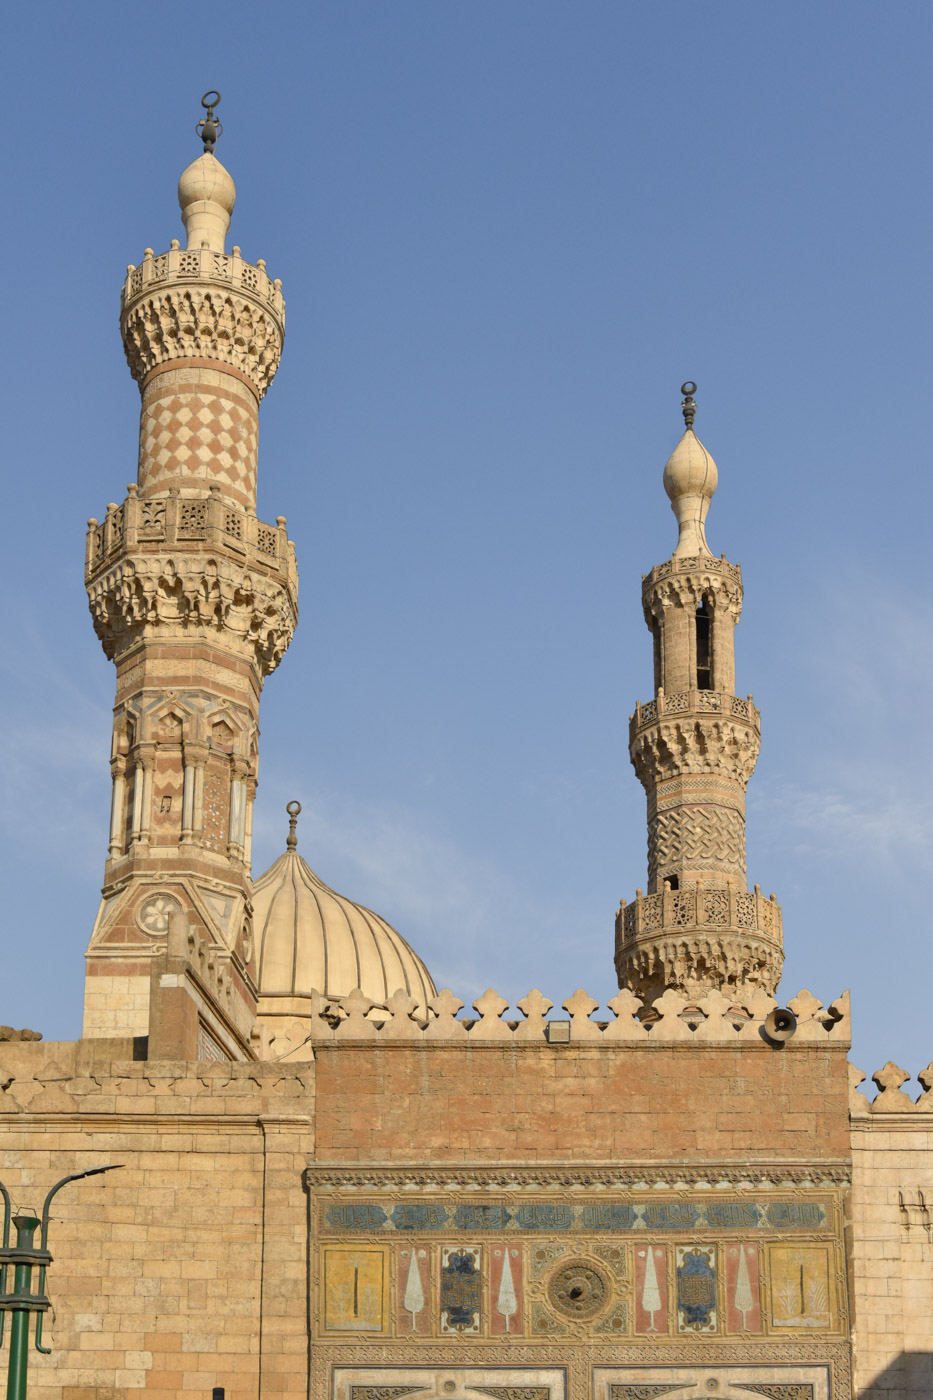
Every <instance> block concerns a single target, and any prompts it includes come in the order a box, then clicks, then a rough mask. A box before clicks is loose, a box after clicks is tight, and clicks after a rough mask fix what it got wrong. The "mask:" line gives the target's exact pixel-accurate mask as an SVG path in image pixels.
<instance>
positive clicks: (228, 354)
mask: <svg viewBox="0 0 933 1400" xmlns="http://www.w3.org/2000/svg"><path fill="white" fill-rule="evenodd" d="M120 328H121V331H122V334H123V345H124V349H125V350H126V359H127V363H128V365H129V367H130V372H131V373H132V375H133V378H134V379H135V380H136V381H137V382H138V383H141V382H142V381H143V380H144V379H145V377H146V375H147V374H149V373H150V372H151V371H152V370H153V369H155V368H156V367H157V366H158V365H161V364H165V363H166V362H167V361H169V360H178V359H184V358H188V357H192V358H202V359H209V360H219V361H220V362H221V363H223V364H228V365H231V366H233V368H235V369H238V370H240V371H241V373H243V374H245V375H246V376H247V377H248V378H249V379H250V380H251V381H252V383H253V385H254V386H255V389H256V393H257V394H258V395H259V397H260V398H262V396H263V395H264V394H265V392H266V390H267V389H268V387H269V385H270V384H271V383H272V380H273V378H274V376H275V372H276V370H277V369H278V367H279V360H280V358H281V354H282V343H283V340H284V338H285V302H284V300H283V297H282V283H281V281H280V280H279V279H278V278H276V280H275V281H274V282H273V281H270V279H269V277H268V275H267V274H266V265H265V261H264V260H263V259H262V258H260V259H259V261H258V263H257V264H256V265H255V266H253V264H252V263H248V262H244V260H243V259H242V258H241V257H240V250H239V248H236V247H235V248H234V249H233V252H232V253H215V252H213V251H212V250H211V249H209V248H192V249H183V248H181V247H180V246H179V244H178V241H177V240H175V239H173V240H172V246H171V248H170V249H169V251H168V252H167V253H160V254H159V255H158V256H156V255H155V254H154V253H153V251H152V249H151V248H147V249H146V252H145V256H144V258H143V261H142V263H141V264H140V266H139V267H134V266H133V265H132V264H130V266H129V267H128V269H127V277H126V281H125V283H124V284H123V291H122V295H121V312H120Z"/></svg>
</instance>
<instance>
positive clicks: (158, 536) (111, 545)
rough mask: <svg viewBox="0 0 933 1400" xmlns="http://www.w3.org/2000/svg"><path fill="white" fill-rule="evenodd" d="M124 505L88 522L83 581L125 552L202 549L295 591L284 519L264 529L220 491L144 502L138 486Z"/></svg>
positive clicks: (216, 488)
mask: <svg viewBox="0 0 933 1400" xmlns="http://www.w3.org/2000/svg"><path fill="white" fill-rule="evenodd" d="M127 491H128V492H129V495H128V496H127V498H126V500H125V501H124V502H123V504H122V505H116V504H115V503H111V504H110V505H108V507H107V514H106V517H105V518H104V520H103V521H98V520H94V519H91V520H89V521H88V531H87V546H86V551H85V564H84V581H85V583H86V584H90V583H91V582H92V581H93V580H94V578H95V577H96V576H97V575H98V574H99V573H100V572H101V571H102V570H103V569H105V568H106V567H107V564H108V562H109V561H110V560H112V559H113V558H115V557H116V556H117V555H118V554H119V553H120V552H121V551H122V550H135V549H136V548H137V547H138V546H143V547H144V548H145V547H146V546H148V545H152V546H158V547H161V546H165V547H167V548H169V549H172V548H175V547H176V546H178V545H187V544H196V545H203V546H204V547H206V548H209V549H211V550H216V549H222V550H224V551H225V552H227V553H230V554H232V555H234V556H236V557H237V558H239V559H241V560H242V561H243V562H244V563H246V564H248V565H249V567H250V568H251V569H255V568H259V569H261V570H263V571H264V572H267V573H273V574H275V575H276V576H279V575H282V574H285V575H286V576H287V578H288V582H289V584H290V585H292V586H293V587H294V588H295V589H296V590H297V587H298V569H297V566H296V564H295V546H294V544H293V543H292V542H291V540H290V539H289V538H288V533H287V531H286V529H285V526H286V520H285V516H284V515H280V516H278V518H277V519H276V522H275V524H274V525H265V524H263V522H262V521H261V520H257V519H256V516H255V515H254V514H251V513H250V512H249V511H247V510H244V509H243V508H242V507H240V506H238V505H236V504H235V503H233V502H231V501H230V500H229V499H224V498H222V497H221V494H220V488H219V486H212V487H211V488H210V494H209V495H208V496H197V497H186V496H178V495H176V494H169V495H166V496H150V497H147V498H146V499H140V497H139V496H138V495H137V494H136V493H137V487H136V486H135V485H133V484H131V485H130V486H128V487H127Z"/></svg>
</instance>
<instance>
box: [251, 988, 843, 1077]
mask: <svg viewBox="0 0 933 1400" xmlns="http://www.w3.org/2000/svg"><path fill="white" fill-rule="evenodd" d="M310 999H311V1004H312V1010H311V1014H310V1015H309V1016H308V1017H306V1018H303V1019H295V1020H287V1019H286V1018H284V1017H283V1018H282V1024H281V1025H279V1024H278V1023H273V1022H272V1021H271V1020H269V1021H265V1022H262V1023H260V1024H259V1025H257V1027H256V1030H255V1031H254V1035H253V1048H254V1051H255V1053H256V1055H257V1058H259V1059H260V1060H276V1061H279V1062H286V1063H288V1062H291V1063H293V1064H298V1063H301V1062H302V1060H310V1059H312V1058H313V1056H314V1051H315V1047H321V1046H325V1045H334V1046H339V1045H343V1044H350V1043H357V1044H360V1043H369V1044H373V1043H374V1042H378V1043H379V1044H381V1045H383V1046H387V1045H390V1044H393V1043H396V1042H406V1043H409V1044H410V1043H411V1042H415V1043H417V1044H424V1045H429V1044H432V1043H435V1044H436V1043H439V1042H450V1043H453V1044H459V1045H464V1044H468V1045H470V1046H471V1047H477V1046H481V1045H491V1046H502V1045H508V1046H515V1047H520V1046H522V1045H536V1046H539V1047H540V1046H543V1045H545V1044H549V1045H551V1046H552V1047H553V1048H554V1052H555V1053H558V1054H559V1053H560V1047H561V1046H562V1045H564V1044H573V1045H580V1044H581V1043H583V1042H586V1043H588V1044H590V1045H593V1046H601V1047H604V1048H607V1049H608V1048H611V1047H612V1046H614V1045H620V1044H627V1045H638V1044H641V1045H645V1046H649V1045H660V1044H664V1045H670V1044H672V1043H677V1042H682V1043H686V1044H689V1045H691V1046H700V1045H703V1044H715V1045H739V1044H743V1045H749V1044H757V1045H759V1046H761V1047H762V1048H764V1047H765V1045H766V1044H767V1042H766V1041H765V1039H764V1037H763V1033H762V1024H763V1022H764V1019H765V1017H766V1016H767V1015H768V1012H769V1011H771V1010H772V1009H773V1008H774V1007H775V1006H776V1005H777V1002H776V1000H775V998H774V997H773V996H770V995H769V994H768V993H766V992H764V991H762V990H760V989H759V990H757V991H754V992H751V993H749V992H747V991H745V992H741V993H739V994H737V996H735V997H733V998H729V997H726V996H723V994H722V993H721V992H719V991H711V992H708V993H707V994H706V995H705V996H704V997H702V998H701V999H700V1000H699V1001H695V1000H694V1001H691V1000H690V999H688V998H687V997H684V996H681V995H679V994H678V993H677V992H675V991H672V990H670V989H669V990H667V991H666V992H665V993H664V995H663V996H661V997H658V998H657V999H656V1000H655V1001H654V1003H653V1006H652V1008H651V1011H650V1012H648V1013H646V1015H645V1017H644V1019H642V1018H641V1017H640V1016H639V1011H640V1009H641V1008H642V1001H641V999H640V998H639V997H637V996H635V995H634V994H633V993H632V992H630V991H628V990H626V989H623V990H622V991H620V992H618V993H617V994H616V995H615V996H614V997H612V998H611V999H610V1000H609V1001H608V1002H607V1006H608V1008H609V1010H610V1011H611V1012H612V1013H613V1019H611V1020H605V1021H603V1020H594V1019H593V1013H594V1012H595V1011H597V1010H598V1008H599V1005H600V1003H599V1002H598V1001H596V1000H595V999H594V998H593V997H591V996H589V994H588V993H587V992H585V991H584V990H583V989H582V988H581V989H579V990H578V991H576V992H575V993H574V995H573V996H572V997H568V998H567V1000H566V1001H565V1002H564V1003H563V1010H564V1011H566V1012H567V1013H568V1016H569V1018H570V1019H569V1021H566V1020H564V1021H557V1020H548V1019H547V1016H548V1012H549V1011H551V1010H552V1009H553V1003H552V1002H551V1001H549V1000H548V998H547V997H545V996H542V994H541V993H540V992H539V991H537V990H534V991H531V992H529V993H528V995H527V996H526V997H523V998H522V999H521V1000H520V1001H519V1002H518V1003H517V1006H518V1010H519V1011H521V1012H522V1017H523V1019H521V1020H507V1019H506V1018H505V1013H506V1011H508V1009H509V1004H508V1002H507V1001H506V1000H505V998H504V997H501V996H499V994H498V993H497V992H496V991H495V990H494V989H493V988H489V990H488V991H486V992H484V994H483V995H482V996H481V997H479V998H478V999H477V1000H476V1001H475V1002H474V1003H473V1009H474V1010H475V1011H476V1013H477V1016H476V1018H475V1019H473V1018H469V1019H466V1018H465V1019H460V1018H459V1016H458V1013H459V1012H460V1011H462V1010H463V1006H464V1003H463V1002H462V1001H461V1000H460V998H459V997H457V996H455V995H454V993H453V992H451V991H450V989H449V988H444V990H443V991H441V992H439V993H438V994H437V996H435V997H433V998H432V999H431V1000H430V1001H429V1003H428V1008H427V1009H428V1016H427V1018H426V1019H425V1018H424V1017H423V1016H421V1015H419V1014H418V1009H417V1003H416V1001H415V998H414V997H410V996H409V995H408V994H407V992H404V991H398V992H396V993H394V995H393V996H391V997H389V999H388V1001H387V1002H386V1003H385V1004H384V1005H382V1006H380V1005H379V1004H378V1003H376V1002H374V1001H372V1000H371V998H370V997H368V996H366V995H365V993H363V992H362V991H360V990H359V988H357V989H355V990H354V991H353V992H351V993H350V994H349V995H348V996H345V997H342V998H340V999H339V1000H338V999H335V998H329V999H327V998H324V997H323V996H322V995H321V994H320V993H319V992H313V993H312V994H311V998H310ZM789 1005H790V1007H791V1009H792V1010H793V1011H794V1014H795V1015H796V1016H797V1020H798V1026H797V1031H796V1034H795V1036H794V1037H793V1040H792V1041H791V1042H790V1047H789V1048H790V1049H791V1051H792V1050H793V1049H794V1048H795V1047H796V1046H798V1045H802V1046H812V1045H834V1046H836V1045H838V1046H840V1047H845V1046H847V1045H848V1044H849V1034H850V1022H849V997H848V993H844V994H843V995H842V996H841V997H839V998H838V1000H836V1001H834V1002H833V1003H832V1005H831V1006H829V1007H828V1008H825V1009H824V1007H823V1004H822V1002H820V1001H818V1000H817V998H816V997H813V996H811V994H810V993H809V992H807V991H803V992H801V993H800V994H799V995H798V996H797V997H795V998H793V999H792V1000H791V1001H790V1002H789Z"/></svg>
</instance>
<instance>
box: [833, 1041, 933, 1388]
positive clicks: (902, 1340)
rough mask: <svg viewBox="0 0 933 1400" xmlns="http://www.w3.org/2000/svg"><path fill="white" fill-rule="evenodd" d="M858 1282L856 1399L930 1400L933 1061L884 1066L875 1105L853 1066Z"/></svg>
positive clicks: (855, 1264)
mask: <svg viewBox="0 0 933 1400" xmlns="http://www.w3.org/2000/svg"><path fill="white" fill-rule="evenodd" d="M851 1077H852V1096H851V1112H852V1199H851V1237H852V1238H851V1265H850V1268H851V1280H852V1292H853V1311H854V1322H855V1335H856V1345H855V1374H856V1382H857V1388H856V1393H857V1394H858V1395H859V1396H861V1397H863V1400H929V1396H931V1395H933V1065H929V1066H928V1067H927V1068H926V1070H923V1071H921V1073H920V1074H919V1075H918V1076H917V1078H918V1079H919V1081H920V1083H921V1085H922V1086H923V1087H924V1089H925V1090H926V1092H925V1093H923V1094H921V1096H920V1098H919V1099H918V1100H917V1101H916V1102H915V1101H914V1100H913V1099H912V1098H911V1096H910V1095H909V1094H908V1093H905V1091H904V1089H903V1087H902V1086H903V1085H904V1084H905V1083H906V1082H907V1081H908V1080H909V1078H910V1076H909V1075H908V1074H907V1073H906V1072H905V1071H904V1070H902V1069H899V1068H898V1066H897V1065H894V1064H891V1063H889V1064H887V1065H885V1067H884V1069H882V1070H879V1071H878V1073H877V1074H875V1075H873V1076H872V1078H873V1079H874V1082H875V1084H876V1085H877V1087H878V1089H879V1090H880V1093H879V1094H878V1096H877V1097H876V1098H875V1099H874V1100H873V1101H872V1103H871V1104H869V1102H868V1100H867V1099H866V1098H865V1097H864V1095H862V1094H861V1093H859V1092H858V1091H857V1086H858V1084H859V1083H860V1082H861V1081H863V1080H864V1078H865V1076H864V1075H863V1074H862V1072H861V1071H860V1070H857V1069H854V1068H853V1069H852V1071H851Z"/></svg>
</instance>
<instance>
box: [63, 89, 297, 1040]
mask: <svg viewBox="0 0 933 1400" xmlns="http://www.w3.org/2000/svg"><path fill="white" fill-rule="evenodd" d="M219 100H220V96H219V94H218V93H207V94H205V97H204V99H203V106H204V107H205V108H206V109H207V117H206V119H205V120H203V121H201V122H199V123H198V127H199V132H200V136H201V139H202V140H203V143H204V152H203V154H202V155H200V156H199V157H198V159H197V160H195V161H194V162H193V163H192V164H191V165H189V166H188V168H187V169H186V170H185V171H183V173H182V176H181V179H180V180H179V183H178V201H179V204H180V205H181V217H182V222H183V224H184V226H185V229H186V231H187V246H186V247H185V248H182V247H181V246H180V244H179V242H178V240H177V239H172V242H171V244H170V246H169V249H168V251H167V252H165V253H160V254H159V255H158V256H156V255H155V254H154V253H153V251H152V249H151V248H147V249H146V251H145V254H144V256H143V261H142V263H141V264H140V266H138V267H134V266H133V265H130V267H129V268H128V269H127V278H126V282H125V284H124V286H123V294H122V304H121V317H120V328H121V331H122V335H123V344H124V347H125V350H126V358H127V361H128V363H129V367H130V372H131V373H132V375H133V378H134V379H135V380H136V382H137V383H138V385H139V388H140V392H141V395H142V409H141V413H140V425H139V469H138V475H137V480H136V482H134V483H131V484H130V485H129V486H128V487H127V492H128V494H127V498H126V500H125V501H124V502H123V503H122V505H116V504H111V505H108V507H107V514H106V517H105V519H104V520H103V522H101V523H99V522H98V521H97V520H91V521H89V530H88V536H87V559H86V566H85V581H86V584H87V591H88V598H89V601H90V608H91V615H92V617H93V619H94V627H95V630H96V632H97V635H98V637H99V638H100V640H101V643H102V644H103V648H104V651H105V652H106V654H107V656H108V657H109V658H110V659H111V660H112V661H113V662H114V663H115V664H116V668H117V691H116V704H115V707H114V727H113V749H112V756H111V772H112V775H113V801H112V809H111V820H110V846H109V858H108V860H107V863H106V868H105V874H104V886H103V891H102V893H103V899H102V902H101V906H100V911H99V913H98V917H97V921H96V924H95V926H94V931H93V934H92V936H91V942H90V947H89V949H88V953H87V981H86V989H85V1010H84V1034H85V1036H144V1035H146V1034H147V1033H148V1030H149V1024H148V1017H149V983H150V975H149V974H150V969H151V965H152V960H153V958H154V957H156V956H157V955H161V954H163V953H164V952H165V944H166V937H167V933H168V927H169V922H170V919H171V916H172V915H175V916H176V917H175V919H174V920H171V921H172V923H173V928H174V929H175V930H176V931H177V930H178V929H179V928H184V927H185V925H184V924H181V925H180V924H179V920H178V917H177V916H178V915H179V914H181V915H183V916H184V918H185V920H186V921H187V934H188V937H189V940H190V941H191V943H190V946H191V947H196V948H197V950H198V955H199V957H200V959H201V961H202V963H203V962H204V958H205V956H207V957H208V960H209V966H210V967H211V970H212V977H213V979H214V982H215V983H216V980H217V977H218V976H220V980H221V982H222V984H223V985H224V987H225V988H226V992H227V995H226V1001H225V1010H224V1012H223V1016H222V1017H220V1019H217V1017H218V1016H219V1013H217V1015H214V1013H212V1014H211V1017H210V1018H209V1019H211V1021H212V1025H211V1027H210V1036H211V1041H212V1047H213V1048H212V1049H210V1051H209V1053H215V1052H216V1053H223V1054H226V1055H228V1056H230V1055H231V1054H232V1055H234V1056H235V1055H236V1053H237V1052H238V1050H242V1048H243V1046H245V1045H246V1044H247V1043H248V1039H249V1032H250V1028H251V1025H252V1020H253V1017H254V1014H255V1004H256V988H255V981H254V971H255V969H254V965H253V949H252V923H251V917H252V910H251V904H250V879H249V875H250V832H251V814H252V805H253V798H254V795H255V791H256V764H257V740H258V735H259V728H258V720H259V697H260V692H261V690H262V685H263V681H264V680H265V678H266V676H267V675H268V674H269V673H270V672H271V671H273V670H274V669H275V667H276V666H277V665H278V663H279V661H280V660H281V659H282V656H283V655H284V653H285V650H286V648H287V647H288V644H289V642H290V640H291V637H292V633H293V632H294V629H295V625H296V622H297V616H298V612H297V590H298V575H297V571H296V567H295V554H294V546H293V545H292V543H291V541H290V540H289V539H288V537H287V535H286V531H285V519H284V517H282V516H279V517H278V519H277V520H276V523H275V525H265V524H262V523H261V522H260V521H259V520H257V518H256V465H257V452H258V430H259V422H258V415H259V402H260V400H261V399H262V397H263V395H264V394H265V392H266V390H267V389H268V387H269V385H270V384H271V383H272V379H273V376H274V375H275V372H276V369H277V368H278V364H279V358H280V355H281V352H282V341H283V336H284V323H285V305H284V302H283V300H282V291H281V283H280V282H279V281H275V282H273V281H270V279H269V277H268V276H267V275H266V267H265V262H264V261H263V260H262V259H261V258H260V259H259V260H258V261H257V262H256V263H255V264H253V263H248V262H246V261H244V259H243V258H242V257H241V256H240V250H239V248H238V247H234V248H233V250H232V252H230V253H228V252H227V251H226V247H225V239H226V234H227V230H228V228H229V226H230V215H231V214H232V212H233V206H234V202H235V198H236V190H235V188H234V184H233V180H232V179H231V177H230V175H229V174H228V172H227V171H226V170H225V169H224V167H223V166H222V165H221V164H220V162H219V161H218V160H217V158H216V157H215V155H214V153H213V152H214V145H215V143H216V141H217V138H218V136H219V135H220V132H221V130H222V128H221V126H220V124H219V122H218V121H217V120H216V119H215V117H214V107H215V106H216V105H217V103H218V102H219ZM175 941H176V943H177V942H178V939H177V938H176V940H175ZM176 951H177V949H176ZM215 1011H216V1008H215Z"/></svg>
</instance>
